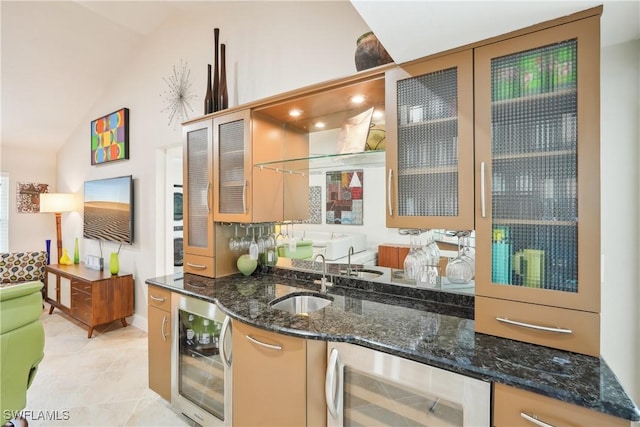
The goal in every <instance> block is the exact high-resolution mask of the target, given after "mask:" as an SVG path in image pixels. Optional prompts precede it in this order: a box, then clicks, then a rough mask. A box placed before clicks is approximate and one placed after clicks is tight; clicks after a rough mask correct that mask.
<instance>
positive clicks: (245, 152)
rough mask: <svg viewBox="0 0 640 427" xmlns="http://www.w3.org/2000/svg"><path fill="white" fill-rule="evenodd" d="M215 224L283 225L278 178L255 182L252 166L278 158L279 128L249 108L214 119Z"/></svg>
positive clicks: (274, 175)
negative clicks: (278, 222) (252, 223)
mask: <svg viewBox="0 0 640 427" xmlns="http://www.w3.org/2000/svg"><path fill="white" fill-rule="evenodd" d="M213 129H214V138H213V152H214V156H213V158H214V163H213V164H214V167H213V171H214V176H215V185H214V193H213V194H214V197H213V198H214V214H213V215H214V220H215V221H217V222H244V223H250V222H267V221H282V220H283V177H282V173H278V172H275V171H268V172H266V173H261V174H260V175H259V178H258V177H256V179H254V167H253V165H254V164H255V163H260V162H266V161H270V160H279V159H282V155H283V151H282V147H283V130H282V124H279V123H277V122H275V121H272V120H270V119H268V118H266V117H264V116H262V115H260V114H256V113H254V114H253V116H252V114H251V111H250V110H249V109H246V110H240V111H236V112H233V113H229V114H226V115H223V116H219V117H215V118H214V119H213Z"/></svg>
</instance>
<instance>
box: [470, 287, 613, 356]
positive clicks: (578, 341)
mask: <svg viewBox="0 0 640 427" xmlns="http://www.w3.org/2000/svg"><path fill="white" fill-rule="evenodd" d="M498 319H506V320H508V321H510V322H519V323H525V324H528V325H534V326H540V327H544V328H558V329H564V330H566V331H567V332H554V331H549V330H544V329H535V328H533V327H526V326H522V325H515V324H513V323H508V322H505V321H500V320H498ZM475 323H476V332H482V333H485V334H490V335H497V336H499V337H504V338H510V339H513V340H517V341H524V342H529V343H532V344H538V345H544V346H547V347H552V348H558V349H561V350H568V351H574V352H577V353H582V354H588V355H590V356H594V357H599V356H600V314H598V313H589V312H585V311H577V310H569V309H565V308H557V307H549V306H545V305H536V304H527V303H522V302H515V301H507V300H501V299H497V298H487V297H481V296H476V298H475ZM569 331H570V332H569Z"/></svg>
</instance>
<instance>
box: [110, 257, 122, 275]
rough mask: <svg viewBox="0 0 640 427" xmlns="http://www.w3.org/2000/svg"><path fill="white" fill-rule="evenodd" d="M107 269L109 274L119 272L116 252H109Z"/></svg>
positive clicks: (118, 260)
mask: <svg viewBox="0 0 640 427" xmlns="http://www.w3.org/2000/svg"><path fill="white" fill-rule="evenodd" d="M109 271H111V274H118V273H119V272H120V258H118V252H111V258H109Z"/></svg>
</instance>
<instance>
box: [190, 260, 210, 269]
mask: <svg viewBox="0 0 640 427" xmlns="http://www.w3.org/2000/svg"><path fill="white" fill-rule="evenodd" d="M187 265H188V266H189V267H193V268H198V269H200V270H204V269H205V268H207V266H206V265H202V264H191V263H190V262H188V263H187Z"/></svg>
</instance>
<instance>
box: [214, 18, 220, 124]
mask: <svg viewBox="0 0 640 427" xmlns="http://www.w3.org/2000/svg"><path fill="white" fill-rule="evenodd" d="M213 39H214V40H213V41H214V48H213V52H214V53H213V111H218V110H219V109H220V94H219V92H218V91H219V85H220V82H219V77H218V42H219V40H220V29H219V28H214V29H213Z"/></svg>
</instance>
